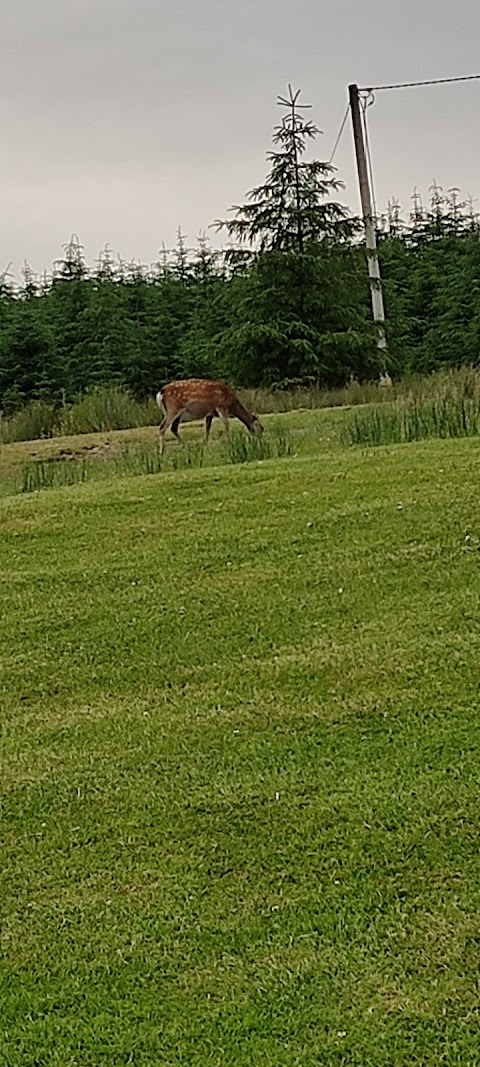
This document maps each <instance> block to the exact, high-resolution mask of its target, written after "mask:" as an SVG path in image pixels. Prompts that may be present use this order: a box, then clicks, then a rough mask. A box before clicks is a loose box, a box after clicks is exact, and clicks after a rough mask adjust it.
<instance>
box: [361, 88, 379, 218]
mask: <svg viewBox="0 0 480 1067" xmlns="http://www.w3.org/2000/svg"><path fill="white" fill-rule="evenodd" d="M374 101H375V97H374V96H373V94H372V93H370V97H368V96H364V97H363V98H362V124H363V136H364V138H365V149H366V153H367V165H368V170H369V175H368V177H369V181H370V189H371V190H372V208H373V216H374V218H376V216H377V205H376V202H375V188H374V184H373V167H372V157H371V154H370V141H369V137H368V126H367V107H370V105H371V104H373V103H374Z"/></svg>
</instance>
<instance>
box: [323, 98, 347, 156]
mask: <svg viewBox="0 0 480 1067" xmlns="http://www.w3.org/2000/svg"><path fill="white" fill-rule="evenodd" d="M349 111H350V104H347V110H346V112H345V114H344V116H343V121H342V125H341V126H340V129H339V131H338V135H337V140H336V141H335V144H334V146H333V152H332V154H331V156H330V159H329V161H328V164H329V166H330V164H331V163H332V162H333V157H334V155H335V152H336V151H337V148H338V146H339V144H340V138H341V136H342V133H343V131H344V129H345V123H346V121H347V119H348V112H349Z"/></svg>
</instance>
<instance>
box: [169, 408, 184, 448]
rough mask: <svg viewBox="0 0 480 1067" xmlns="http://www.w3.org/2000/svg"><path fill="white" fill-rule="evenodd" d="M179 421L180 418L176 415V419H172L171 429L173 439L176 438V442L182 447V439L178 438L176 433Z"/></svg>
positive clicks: (178, 435)
mask: <svg viewBox="0 0 480 1067" xmlns="http://www.w3.org/2000/svg"><path fill="white" fill-rule="evenodd" d="M181 419H182V416H181V415H177V417H176V419H174V420H173V422H172V427H171V429H172V433H174V434H175V437H176V438H177V441H180V444H181V445H183V441H182V438H181V437H180V434H179V432H178V427H179V426H180V422H181Z"/></svg>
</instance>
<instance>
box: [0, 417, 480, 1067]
mask: <svg viewBox="0 0 480 1067" xmlns="http://www.w3.org/2000/svg"><path fill="white" fill-rule="evenodd" d="M338 417H340V416H338ZM285 418H287V419H289V420H290V421H288V425H289V426H290V427H292V428H293V429H295V426H296V425H297V423H298V426H299V427H300V426H301V424H302V418H303V415H302V414H299V413H296V414H295V415H294V416H291V417H288V416H286V417H285ZM322 418H323V419H327V422H326V423H325V422H322V421H321V420H322ZM335 418H337V416H335ZM305 419H306V422H307V423H308V425H309V427H310V430H309V433H310V437H309V440H310V445H309V447H308V448H306V447H305V449H303V450H302V448H300V449H299V454H298V455H296V456H288V457H286V458H285V459H282V460H275V461H268V462H264V463H261V464H245V465H243V466H228V467H227V466H217V467H209V468H204V469H202V470H191V471H188V470H186V471H177V472H171V473H166V474H161V475H158V476H152V477H147V476H145V477H137V478H124V479H121V480H120V479H119V480H117V481H115V480H105V481H102V482H94V483H91V484H85V485H80V486H73V487H70V488H63V489H60V490H52V491H44V492H41V493H36V494H30V495H27V496H10V497H4V498H3V499H2V500H1V501H0V534H1V536H0V546H1V547H0V568H1V571H0V574H1V580H2V587H3V588H2V592H1V596H2V613H1V628H0V637H1V641H0V672H1V673H0V701H1V725H2V768H1V778H2V786H3V804H2V822H3V836H4V843H3V848H2V866H3V881H2V890H1V894H2V895H1V910H2V960H3V962H2V987H1V1002H2V1009H1V1017H0V1064H1V1065H2V1067H4V1065H5V1067H119V1065H123V1064H125V1065H128V1064H132V1065H134V1067H156V1065H159V1067H164V1065H172V1067H177V1065H182V1067H184V1065H185V1067H187V1065H188V1067H201V1065H204V1064H205V1065H209V1064H211V1065H218V1067H252V1065H253V1067H256V1065H259V1067H287V1065H288V1067H294V1065H295V1067H310V1065H312V1067H314V1065H317V1064H320V1065H325V1067H342V1065H348V1067H370V1065H372V1067H377V1065H382V1067H392V1065H393V1067H400V1065H402V1067H403V1065H407V1067H413V1065H415V1067H416V1065H418V1067H438V1065H439V1064H443V1063H444V1064H446V1065H448V1067H454V1065H462V1067H473V1065H478V1064H480V1038H479V1022H480V987H479V949H480V851H479V844H480V839H479V830H480V804H479V785H480V699H479V678H480V641H479V636H480V625H479V610H478V609H479V591H480V580H479V565H480V553H479V546H480V540H479V537H480V504H479V488H478V485H479V480H478V470H479V459H480V445H479V441H478V440H476V439H472V440H458V441H429V442H423V443H421V444H411V445H402V446H392V447H389V448H381V449H376V450H369V451H368V452H362V451H360V450H356V449H349V450H347V449H342V448H341V447H340V445H339V443H338V441H337V440H335V441H334V442H333V443H332V441H330V445H328V441H327V443H325V442H326V440H327V438H328V437H329V433H330V431H328V432H326V437H325V439H324V438H323V437H322V434H321V433H320V432H319V433H318V435H317V437H315V432H316V431H315V427H319V426H320V427H321V426H323V427H325V426H327V425H328V426H330V423H328V419H329V416H328V415H322V414H319V413H315V415H314V416H312V415H311V414H310V413H309V415H308V418H307V416H306V415H305ZM295 420H296V422H295ZM189 432H190V433H192V432H194V431H193V429H192V428H190V429H187V431H186V435H187V434H188V433H189ZM315 441H316V446H315V447H314V443H312V442H315ZM322 442H323V443H322ZM327 445H328V447H327ZM11 447H12V448H17V449H18V447H19V446H11ZM172 447H173V448H175V447H176V446H175V445H173V446H172ZM15 455H17V453H15ZM3 462H4V463H5V462H6V460H5V452H4V457H3Z"/></svg>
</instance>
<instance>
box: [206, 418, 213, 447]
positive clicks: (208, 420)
mask: <svg viewBox="0 0 480 1067" xmlns="http://www.w3.org/2000/svg"><path fill="white" fill-rule="evenodd" d="M213 419H214V416H213V415H207V417H206V419H205V444H206V445H208V438H209V437H210V430H211V429H212V422H213Z"/></svg>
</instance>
